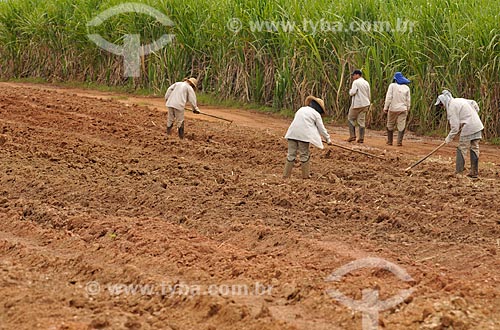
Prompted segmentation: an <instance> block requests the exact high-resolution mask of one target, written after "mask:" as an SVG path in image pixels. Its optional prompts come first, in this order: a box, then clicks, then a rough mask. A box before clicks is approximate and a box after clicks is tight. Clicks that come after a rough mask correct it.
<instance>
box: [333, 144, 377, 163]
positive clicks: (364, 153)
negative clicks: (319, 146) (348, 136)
mask: <svg viewBox="0 0 500 330" xmlns="http://www.w3.org/2000/svg"><path fill="white" fill-rule="evenodd" d="M332 146H336V147H339V148H341V149H345V150H349V151H352V152H357V153H360V154H363V155H366V156H369V157H375V158H378V159H382V160H385V158H383V157H380V156H377V155H374V154H370V153H368V152H364V151H361V150H356V149H351V148H348V147H344V146H343V145H340V144H336V143H332Z"/></svg>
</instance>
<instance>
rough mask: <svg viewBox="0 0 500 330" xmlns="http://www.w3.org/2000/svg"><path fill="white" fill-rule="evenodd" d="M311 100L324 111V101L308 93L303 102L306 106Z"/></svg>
mask: <svg viewBox="0 0 500 330" xmlns="http://www.w3.org/2000/svg"><path fill="white" fill-rule="evenodd" d="M311 101H316V103H318V104H319V106H320V107H321V109H323V112H324V113H326V108H325V102H324V101H323V100H322V99H320V98H317V97H314V96H312V95H309V96H308V97H306V100H305V102H304V104H305V105H306V106H309V105H310V104H311Z"/></svg>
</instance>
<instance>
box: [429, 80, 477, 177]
mask: <svg viewBox="0 0 500 330" xmlns="http://www.w3.org/2000/svg"><path fill="white" fill-rule="evenodd" d="M435 105H436V106H438V107H443V108H445V109H446V113H447V115H448V121H449V122H450V127H451V130H450V133H449V134H448V136H447V137H446V139H445V142H446V143H450V142H451V141H453V138H454V137H455V136H456V135H457V134H458V133H459V132H460V142H459V144H458V148H457V156H456V164H455V169H456V173H457V174H462V172H463V171H464V167H465V158H466V157H467V152H468V151H469V152H470V171H469V174H468V175H467V176H469V177H471V178H477V176H478V167H479V141H480V140H481V138H482V130H483V129H484V126H483V123H482V122H481V119H480V118H479V115H478V111H477V109H478V108H479V107H478V106H477V103H476V102H475V101H472V100H467V99H463V98H454V97H453V96H452V95H451V93H450V91H448V90H444V91H443V92H442V93H441V95H439V96H438V98H437V101H436V104H435Z"/></svg>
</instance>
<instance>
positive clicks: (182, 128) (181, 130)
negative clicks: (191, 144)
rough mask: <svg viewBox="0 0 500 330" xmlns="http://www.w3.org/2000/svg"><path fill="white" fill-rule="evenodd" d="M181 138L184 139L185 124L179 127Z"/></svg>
mask: <svg viewBox="0 0 500 330" xmlns="http://www.w3.org/2000/svg"><path fill="white" fill-rule="evenodd" d="M179 138H181V139H184V123H182V125H181V126H179Z"/></svg>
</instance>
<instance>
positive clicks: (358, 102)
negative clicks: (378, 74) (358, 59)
mask: <svg viewBox="0 0 500 330" xmlns="http://www.w3.org/2000/svg"><path fill="white" fill-rule="evenodd" d="M351 77H352V80H353V81H352V86H351V90H350V91H349V95H351V96H352V103H351V107H350V108H349V114H348V116H347V120H348V124H349V139H348V140H347V142H352V141H356V123H357V124H358V125H359V139H358V143H363V142H364V140H365V119H366V113H367V112H368V109H369V108H370V102H371V101H370V99H371V95H370V84H369V83H368V81H366V80H365V79H364V78H363V72H361V70H354V71H353V72H352V74H351Z"/></svg>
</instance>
